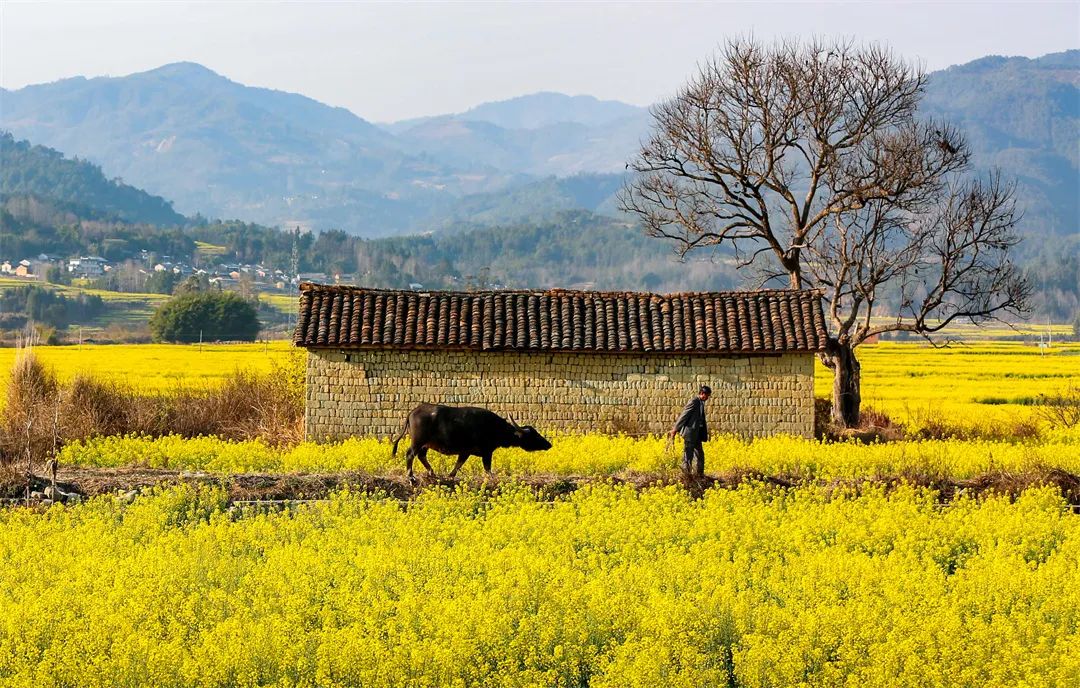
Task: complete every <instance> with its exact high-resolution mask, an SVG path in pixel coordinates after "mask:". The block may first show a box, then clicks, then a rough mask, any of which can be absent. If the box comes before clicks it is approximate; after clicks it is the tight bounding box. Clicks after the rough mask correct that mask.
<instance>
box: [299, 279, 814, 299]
mask: <svg viewBox="0 0 1080 688" xmlns="http://www.w3.org/2000/svg"><path fill="white" fill-rule="evenodd" d="M300 291H301V292H305V291H321V292H364V293H369V294H415V295H421V294H427V295H430V294H439V295H445V296H485V295H488V294H490V295H495V296H499V295H507V294H527V295H535V296H541V295H543V296H551V295H556V294H573V295H578V294H588V295H598V296H604V295H608V296H634V297H642V296H655V297H659V298H670V297H675V296H705V295H709V296H715V295H724V296H728V295H730V296H745V295H754V296H758V295H769V294H817V295H818V296H821V295H823V294H824V290H823V289H819V288H812V289H791V288H788V289H731V290H719V291H676V292H668V293H663V294H662V293H659V292H649V291H633V290H631V289H621V290H620V289H610V290H599V289H564V288H562V287H554V288H551V289H477V290H473V291H463V290H454V289H388V288H384V287H362V286H357V285H352V284H319V283H317V282H301V283H300Z"/></svg>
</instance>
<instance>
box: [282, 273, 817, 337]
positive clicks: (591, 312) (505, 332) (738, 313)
mask: <svg viewBox="0 0 1080 688" xmlns="http://www.w3.org/2000/svg"><path fill="white" fill-rule="evenodd" d="M826 336H827V333H826V328H825V315H824V313H823V312H822V307H821V293H820V292H817V291H796V290H782V289H778V290H763V291H738V292H694V293H685V294H647V293H637V292H594V291H565V290H551V291H511V290H503V291H480V292H445V291H443V292H437V291H433V292H414V291H392V290H384V289H364V288H360V287H342V286H325V285H320V284H312V283H310V282H305V283H304V284H301V285H300V313H299V318H298V319H297V323H296V333H295V335H294V336H293V342H294V343H295V344H296V345H297V346H303V347H315V348H318V347H328V348H335V349H456V350H466V351H532V352H538V351H545V352H556V351H579V352H611V353H673V354H674V353H678V354H733V353H739V354H747V353H761V354H771V353H786V352H796V351H805V352H812V351H821V350H823V349H824V348H825V339H826Z"/></svg>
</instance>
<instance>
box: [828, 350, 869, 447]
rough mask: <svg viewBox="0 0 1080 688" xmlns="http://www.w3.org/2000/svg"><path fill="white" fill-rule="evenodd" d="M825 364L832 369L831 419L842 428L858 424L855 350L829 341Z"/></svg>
mask: <svg viewBox="0 0 1080 688" xmlns="http://www.w3.org/2000/svg"><path fill="white" fill-rule="evenodd" d="M825 365H826V366H828V367H829V368H831V369H832V371H833V398H832V420H833V422H834V423H836V424H837V425H839V426H840V427H844V428H854V427H856V426H858V424H859V406H860V405H861V404H862V396H861V395H860V394H859V383H860V373H861V366H860V365H859V360H858V359H857V358H855V350H854V348H853V347H852V346H851V345H849V344H842V343H840V342H837V341H835V340H832V341H830V342H829V347H828V348H827V349H826V351H825Z"/></svg>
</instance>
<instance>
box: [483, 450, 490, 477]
mask: <svg viewBox="0 0 1080 688" xmlns="http://www.w3.org/2000/svg"><path fill="white" fill-rule="evenodd" d="M480 460H481V461H483V462H484V470H485V471H487V473H488V475H490V474H491V454H484V455H483V456H481V457H480Z"/></svg>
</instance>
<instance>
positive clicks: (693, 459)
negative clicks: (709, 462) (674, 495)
mask: <svg viewBox="0 0 1080 688" xmlns="http://www.w3.org/2000/svg"><path fill="white" fill-rule="evenodd" d="M682 469H683V472H684V473H686V474H687V475H695V474H696V475H705V450H704V449H703V448H702V447H701V440H691V439H687V440H686V442H685V443H684V444H683V455H682Z"/></svg>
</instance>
